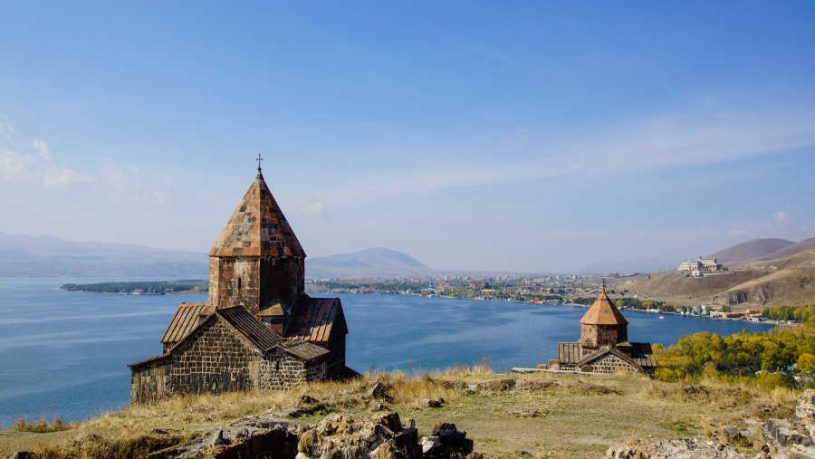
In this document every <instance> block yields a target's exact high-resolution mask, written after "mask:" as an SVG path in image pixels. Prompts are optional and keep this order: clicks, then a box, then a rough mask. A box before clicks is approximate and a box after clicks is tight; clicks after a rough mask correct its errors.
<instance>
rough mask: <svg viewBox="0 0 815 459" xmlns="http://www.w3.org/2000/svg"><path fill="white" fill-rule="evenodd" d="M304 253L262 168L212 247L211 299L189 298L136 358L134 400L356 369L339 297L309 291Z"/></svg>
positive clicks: (284, 382)
mask: <svg viewBox="0 0 815 459" xmlns="http://www.w3.org/2000/svg"><path fill="white" fill-rule="evenodd" d="M305 258H306V253H305V252H304V251H303V248H302V247H301V246H300V242H299V241H298V240H297V237H296V236H295V235H294V232H293V231H292V229H291V227H290V226H289V223H288V222H287V221H286V217H285V216H284V215H283V212H282V211H281V210H280V207H279V206H278V204H277V202H276V201H275V199H274V197H273V196H272V193H271V191H269V187H268V186H267V185H266V182H265V181H264V179H263V174H262V173H261V169H260V167H258V170H257V175H256V177H255V180H254V181H253V182H252V185H251V186H250V187H249V190H248V191H247V192H246V194H245V195H244V197H243V199H242V200H241V202H240V204H238V207H237V208H236V209H235V211H234V212H233V213H232V216H231V217H230V218H229V221H228V222H227V224H226V228H224V230H223V231H222V232H221V234H220V236H219V237H218V239H217V240H216V241H215V245H214V246H213V247H212V250H210V252H209V298H208V301H207V302H206V303H182V304H181V305H180V306H179V307H178V310H177V311H176V313H175V315H174V316H173V318H172V320H171V321H170V325H169V326H168V327H167V331H165V332H164V336H163V337H162V338H161V344H162V345H163V346H164V348H163V354H162V355H159V356H157V357H153V358H150V359H147V360H143V361H141V362H137V363H134V364H132V365H130V369H131V373H132V376H131V399H132V401H133V402H147V401H153V400H159V399H162V398H165V397H168V396H171V395H173V394H182V393H201V392H226V391H247V390H258V389H260V390H263V389H273V388H285V387H289V386H293V385H297V384H300V383H303V382H306V381H316V380H324V379H332V378H342V377H346V376H350V375H353V374H355V373H354V372H353V370H350V369H349V368H347V367H346V366H345V336H346V335H347V334H348V326H347V325H346V322H345V316H344V315H343V310H342V304H341V303H340V300H339V299H338V298H312V297H310V296H308V295H306V294H305V285H304V281H305V279H304V278H305Z"/></svg>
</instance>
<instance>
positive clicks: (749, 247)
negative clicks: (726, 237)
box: [710, 239, 815, 265]
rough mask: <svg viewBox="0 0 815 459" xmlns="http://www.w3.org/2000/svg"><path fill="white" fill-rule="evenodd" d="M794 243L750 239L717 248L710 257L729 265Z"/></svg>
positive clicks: (781, 240) (784, 240)
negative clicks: (720, 248)
mask: <svg viewBox="0 0 815 459" xmlns="http://www.w3.org/2000/svg"><path fill="white" fill-rule="evenodd" d="M794 245H795V243H794V242H792V241H788V240H786V239H752V240H749V241H746V242H742V243H741V244H736V245H734V246H732V247H728V248H726V249H723V250H719V251H718V252H715V253H713V254H711V255H710V257H712V258H716V259H717V260H719V263H722V264H725V265H730V264H734V263H743V262H745V261H749V260H755V259H757V258H762V257H767V256H768V255H770V254H772V253H774V252H777V251H779V250H782V249H785V248H787V247H790V246H794ZM813 248H815V247H813ZM789 255H792V254H789Z"/></svg>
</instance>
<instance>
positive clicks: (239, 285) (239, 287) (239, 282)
mask: <svg viewBox="0 0 815 459" xmlns="http://www.w3.org/2000/svg"><path fill="white" fill-rule="evenodd" d="M240 289H241V278H240V277H239V278H238V290H240Z"/></svg>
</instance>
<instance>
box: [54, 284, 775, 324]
mask: <svg viewBox="0 0 815 459" xmlns="http://www.w3.org/2000/svg"><path fill="white" fill-rule="evenodd" d="M60 289H62V290H66V291H69V292H86V293H103V294H116V295H132V296H145V295H149V296H164V295H201V294H206V293H207V291H208V282H207V281H205V280H196V279H190V280H176V281H133V282H96V283H88V284H73V283H69V284H63V285H61V286H60ZM320 293H330V294H338V293H346V292H330V291H328V292H322V291H321V292H320ZM346 294H351V295H396V296H418V297H424V298H441V299H457V300H471V301H497V302H506V303H515V304H537V305H547V304H561V305H565V306H571V307H579V308H583V309H586V308H588V306H589V305H587V304H581V303H575V302H569V301H563V302H560V303H554V302H552V303H545V302H537V301H519V300H509V299H492V298H483V297H479V298H469V297H464V296H450V295H430V296H428V295H421V294H418V293H402V292H355V293H346ZM621 309H622V310H624V311H634V312H641V313H648V314H659V315H666V314H670V315H674V316H683V317H699V318H703V319H709V320H729V321H734V322H745V323H752V322H750V321H748V320H744V319H741V318H726V317H712V316H709V315H695V314H682V313H681V312H675V311H649V310H643V309H636V308H628V307H623V308H621ZM762 323H766V324H769V325H783V324H785V323H784V322H780V321H773V320H764V321H762Z"/></svg>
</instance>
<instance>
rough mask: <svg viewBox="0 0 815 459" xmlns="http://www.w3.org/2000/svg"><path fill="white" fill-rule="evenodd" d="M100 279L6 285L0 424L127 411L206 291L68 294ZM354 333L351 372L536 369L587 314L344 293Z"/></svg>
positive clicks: (680, 324) (1, 283)
mask: <svg viewBox="0 0 815 459" xmlns="http://www.w3.org/2000/svg"><path fill="white" fill-rule="evenodd" d="M93 281H94V280H93V279H54V278H49V279H8V278H0V425H6V426H8V425H9V424H10V423H11V422H12V421H13V419H14V418H16V417H19V416H26V417H28V418H37V417H40V416H45V417H46V418H49V419H50V418H53V417H54V416H57V415H59V416H60V417H62V419H64V420H76V419H82V418H87V417H91V416H93V415H95V414H98V413H100V412H103V411H107V410H113V409H118V408H121V407H123V406H125V405H127V403H128V400H129V397H130V388H129V385H130V374H129V370H128V368H127V364H129V363H132V362H135V361H138V360H141V359H144V358H146V357H150V356H153V355H156V354H158V353H160V352H161V345H160V343H159V339H160V338H161V335H162V334H163V333H164V329H165V327H166V326H167V324H168V322H169V320H170V317H171V316H172V314H173V312H174V311H175V308H176V306H177V305H178V303H180V302H184V301H186V302H194V301H204V300H205V299H206V296H205V295H173V296H127V295H113V294H99V293H83V292H66V291H63V290H60V289H59V286H60V285H62V284H63V283H66V282H93ZM340 297H341V298H342V302H343V306H344V308H345V314H346V319H347V320H348V326H349V328H350V330H351V332H350V334H349V335H348V365H349V366H350V367H352V368H354V369H356V370H357V371H365V370H368V369H381V370H393V369H401V370H406V371H421V370H431V369H440V368H446V367H448V366H450V365H454V364H473V363H478V362H480V361H482V359H483V358H484V356H489V358H490V361H491V363H492V365H493V367H494V368H495V369H496V370H507V369H509V368H511V367H513V366H534V365H535V364H537V363H539V362H547V361H548V360H549V359H550V358H553V357H555V355H556V349H555V347H556V343H557V341H567V340H575V339H576V338H577V337H578V335H579V333H580V331H579V325H578V320H579V319H580V316H581V315H582V314H583V312H585V309H583V308H578V307H572V306H560V305H527V304H517V303H506V302H497V301H472V300H457V299H442V298H421V297H413V296H395V295H340ZM625 315H626V317H627V318H628V320H629V322H630V325H629V333H628V335H629V337H630V339H631V340H632V341H650V342H658V343H663V344H670V343H673V342H676V341H677V340H678V339H679V337H681V336H683V335H687V334H690V333H695V332H698V331H711V332H716V333H719V334H731V333H735V332H738V331H741V330H742V329H745V328H746V329H748V330H751V331H759V330H766V329H769V326H767V325H764V324H753V323H743V322H732V321H713V320H709V319H703V318H692V317H681V316H672V315H666V316H665V319H664V320H659V318H658V316H657V315H655V314H648V313H640V312H633V311H625Z"/></svg>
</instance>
